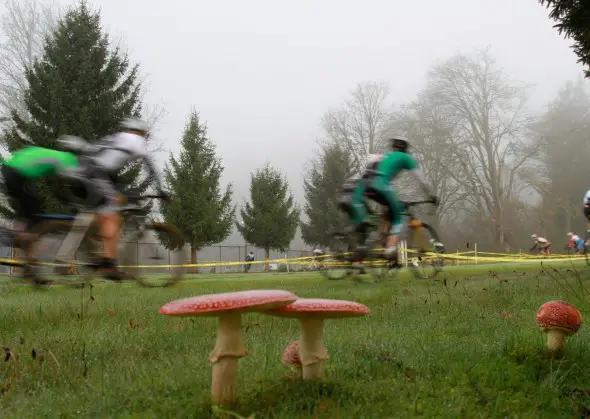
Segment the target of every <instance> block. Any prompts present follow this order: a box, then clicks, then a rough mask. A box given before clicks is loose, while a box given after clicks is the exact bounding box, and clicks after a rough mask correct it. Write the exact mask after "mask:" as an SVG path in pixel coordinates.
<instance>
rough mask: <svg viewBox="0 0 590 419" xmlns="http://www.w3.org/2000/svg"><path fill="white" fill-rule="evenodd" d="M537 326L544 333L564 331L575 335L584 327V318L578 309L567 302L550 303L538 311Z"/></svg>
mask: <svg viewBox="0 0 590 419" xmlns="http://www.w3.org/2000/svg"><path fill="white" fill-rule="evenodd" d="M536 321H537V326H539V328H541V329H542V330H543V331H545V330H549V329H556V328H559V329H562V330H565V331H567V332H569V333H570V334H571V333H575V332H577V331H578V329H579V328H580V326H582V322H583V318H582V315H581V314H580V312H579V311H578V309H577V308H575V307H574V306H572V305H571V304H568V303H566V302H565V301H561V300H557V301H548V302H546V303H545V304H543V305H542V306H541V307H540V308H539V310H538V311H537V316H536Z"/></svg>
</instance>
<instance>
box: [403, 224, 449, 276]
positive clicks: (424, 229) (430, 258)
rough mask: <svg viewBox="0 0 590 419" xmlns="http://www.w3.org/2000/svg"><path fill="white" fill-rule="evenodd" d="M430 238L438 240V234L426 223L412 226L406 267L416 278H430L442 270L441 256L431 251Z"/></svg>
mask: <svg viewBox="0 0 590 419" xmlns="http://www.w3.org/2000/svg"><path fill="white" fill-rule="evenodd" d="M431 239H434V241H436V242H438V241H439V238H438V234H436V231H435V230H434V228H432V227H431V226H429V225H428V224H425V223H422V224H421V226H419V227H415V228H412V230H411V233H410V238H409V240H408V253H409V254H408V267H409V268H410V270H411V271H412V274H413V275H414V277H415V278H416V279H432V278H434V277H435V276H436V275H437V274H438V273H439V272H440V271H441V270H442V266H443V264H442V263H441V261H442V256H439V255H437V254H436V253H433V252H432V245H431Z"/></svg>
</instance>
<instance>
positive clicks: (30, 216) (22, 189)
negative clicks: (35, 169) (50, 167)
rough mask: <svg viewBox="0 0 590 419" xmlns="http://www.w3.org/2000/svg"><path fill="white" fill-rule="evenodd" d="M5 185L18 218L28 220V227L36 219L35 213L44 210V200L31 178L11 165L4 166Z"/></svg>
mask: <svg viewBox="0 0 590 419" xmlns="http://www.w3.org/2000/svg"><path fill="white" fill-rule="evenodd" d="M2 176H3V177H4V187H5V190H6V194H7V195H8V197H9V199H10V204H11V206H12V208H13V209H14V211H15V213H16V217H17V218H22V219H24V220H25V221H26V222H27V227H28V228H30V227H31V225H32V224H33V223H34V221H35V220H36V217H35V215H36V214H41V213H42V212H43V200H42V199H41V198H40V197H39V194H38V193H37V192H36V190H35V188H34V187H33V185H32V182H31V179H30V178H28V177H26V176H23V175H22V174H20V173H19V172H18V171H17V170H15V169H13V168H12V167H9V166H4V165H3V166H2Z"/></svg>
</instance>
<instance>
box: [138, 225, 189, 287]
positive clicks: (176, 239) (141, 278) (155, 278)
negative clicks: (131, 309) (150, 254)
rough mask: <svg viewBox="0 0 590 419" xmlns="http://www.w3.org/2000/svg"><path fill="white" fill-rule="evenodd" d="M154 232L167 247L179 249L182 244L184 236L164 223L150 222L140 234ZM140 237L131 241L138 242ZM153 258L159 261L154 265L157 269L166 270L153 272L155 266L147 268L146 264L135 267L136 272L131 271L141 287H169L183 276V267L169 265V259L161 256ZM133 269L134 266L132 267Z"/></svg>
mask: <svg viewBox="0 0 590 419" xmlns="http://www.w3.org/2000/svg"><path fill="white" fill-rule="evenodd" d="M150 231H151V232H152V233H153V234H155V235H156V236H157V237H158V239H159V240H160V241H161V242H162V243H164V244H165V245H166V247H167V248H168V249H180V248H182V247H183V246H184V238H183V237H182V234H181V233H180V231H178V230H177V229H176V228H174V227H172V226H171V225H169V224H164V223H150V224H147V225H146V226H145V230H144V231H143V233H142V234H141V236H144V235H146V233H148V232H150ZM140 238H141V237H138V238H134V240H133V241H136V240H137V242H139V241H140ZM152 259H154V260H158V261H159V262H160V263H159V264H158V265H155V266H157V267H158V269H164V270H167V271H168V272H167V273H165V274H163V273H154V270H156V268H155V267H154V268H149V267H147V266H140V267H137V268H136V270H137V271H136V272H133V274H132V275H133V276H134V278H135V280H136V281H137V283H138V284H139V285H141V286H142V287H147V288H157V287H169V286H172V285H175V284H177V283H178V282H180V281H182V279H183V276H184V268H182V267H173V266H170V265H169V261H168V260H165V258H162V257H154V258H152ZM134 269H135V268H134Z"/></svg>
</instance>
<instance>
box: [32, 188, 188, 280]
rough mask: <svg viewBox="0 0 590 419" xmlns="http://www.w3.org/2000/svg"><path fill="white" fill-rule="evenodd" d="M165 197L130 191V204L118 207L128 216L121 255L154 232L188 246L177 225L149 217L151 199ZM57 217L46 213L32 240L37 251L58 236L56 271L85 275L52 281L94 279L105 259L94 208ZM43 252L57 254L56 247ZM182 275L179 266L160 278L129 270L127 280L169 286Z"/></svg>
mask: <svg viewBox="0 0 590 419" xmlns="http://www.w3.org/2000/svg"><path fill="white" fill-rule="evenodd" d="M161 198H163V197H162V196H160V195H139V194H132V193H130V194H129V195H127V202H128V204H127V205H124V206H121V207H118V208H117V209H116V211H118V212H119V213H120V214H121V215H123V217H124V218H125V222H124V225H123V227H122V232H123V235H122V237H121V239H120V241H119V255H123V256H124V257H125V256H127V255H128V254H129V253H130V252H128V246H129V244H131V243H139V241H140V240H141V238H142V237H144V236H145V235H146V234H148V233H150V232H151V233H153V234H156V235H157V236H158V238H159V239H160V241H161V242H163V243H165V244H166V245H167V247H168V248H169V249H180V248H182V247H183V246H184V243H185V242H184V238H183V237H182V234H181V233H180V232H179V231H178V230H177V229H176V228H175V227H173V226H171V225H168V224H165V223H158V222H152V221H151V220H149V213H150V212H151V200H152V199H161ZM144 200H150V202H148V203H146V204H145V205H141V202H143V201H144ZM56 217H57V216H50V217H46V218H49V219H48V221H46V222H44V223H41V224H40V225H39V226H38V227H37V228H36V229H35V230H34V236H35V239H33V243H32V245H33V246H35V249H34V254H39V253H40V252H39V248H40V247H41V244H42V243H43V240H45V239H49V242H51V241H52V240H53V241H55V238H56V237H57V244H58V245H59V249H58V251H57V255H56V258H55V259H56V260H57V261H58V262H56V263H55V264H50V265H54V273H57V274H58V275H62V276H82V279H81V280H78V281H76V280H65V281H52V283H63V284H65V285H68V286H73V287H79V286H81V285H83V284H85V283H87V282H90V281H91V280H92V278H93V277H94V276H95V275H96V271H97V269H98V262H99V260H101V259H102V249H101V248H102V239H101V237H100V236H99V235H98V233H97V231H96V229H97V227H98V223H97V221H96V219H95V214H94V213H92V212H91V211H80V213H78V214H77V215H76V216H65V215H60V216H59V217H60V218H56ZM125 230H126V231H125ZM42 253H44V254H50V255H53V254H54V252H53V251H48V252H42ZM76 259H77V260H76ZM59 261H64V262H59ZM40 265H42V264H39V263H35V266H40ZM123 265H125V263H123ZM182 276H183V268H182V267H179V268H176V270H175V271H174V272H170V275H168V277H167V278H164V279H161V278H159V279H157V280H156V281H153V280H148V279H146V278H144V277H143V276H137V275H133V274H129V273H126V277H127V278H126V279H125V280H132V281H135V282H137V283H138V284H139V285H141V286H143V287H168V286H171V285H174V284H176V283H178V282H179V281H181V280H182Z"/></svg>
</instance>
